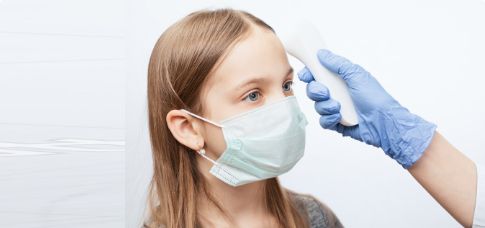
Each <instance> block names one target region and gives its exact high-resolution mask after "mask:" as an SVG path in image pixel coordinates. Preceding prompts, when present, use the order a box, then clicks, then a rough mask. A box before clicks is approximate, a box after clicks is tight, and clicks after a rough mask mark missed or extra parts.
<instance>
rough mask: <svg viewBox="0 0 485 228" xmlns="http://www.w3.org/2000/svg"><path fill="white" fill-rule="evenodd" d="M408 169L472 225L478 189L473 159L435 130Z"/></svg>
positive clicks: (463, 221)
mask: <svg viewBox="0 0 485 228" xmlns="http://www.w3.org/2000/svg"><path fill="white" fill-rule="evenodd" d="M408 171H409V172H410V173H411V175H412V176H413V177H414V178H415V179H416V180H417V181H418V182H419V183H420V184H421V185H422V186H423V187H424V188H425V189H426V190H427V191H428V193H429V194H431V196H433V198H434V199H435V200H436V201H438V203H439V204H440V205H441V206H442V207H443V208H445V210H446V211H448V213H450V214H451V215H452V216H453V217H454V218H455V219H456V220H457V221H458V222H459V223H460V224H461V225H463V226H465V227H471V226H472V223H473V213H474V209H475V199H476V189H477V173H476V167H475V164H474V163H473V161H472V160H470V159H469V158H467V157H466V156H465V155H464V154H462V153H461V152H460V151H458V150H457V149H456V148H455V147H453V145H451V144H450V143H449V142H448V141H447V140H446V139H445V138H444V137H443V136H442V135H441V134H439V133H438V132H436V133H435V135H434V136H433V139H432V141H431V144H430V145H429V146H428V148H427V149H426V151H425V152H424V154H423V155H422V157H421V158H420V159H419V160H418V161H417V162H416V163H415V164H414V165H413V166H412V167H410V168H409V169H408Z"/></svg>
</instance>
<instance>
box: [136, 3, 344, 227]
mask: <svg viewBox="0 0 485 228" xmlns="http://www.w3.org/2000/svg"><path fill="white" fill-rule="evenodd" d="M292 80H293V69H292V68H291V67H290V65H289V63H288V59H287V56H286V52H285V50H284V48H283V46H282V44H281V42H280V41H279V39H278V38H277V36H276V35H275V32H274V30H273V29H272V28H271V27H270V26H269V25H267V24H266V23H265V22H263V21H262V20H260V19H258V18H256V17H255V16H253V15H251V14H249V13H247V12H244V11H238V10H232V9H220V10H214V11H209V10H204V11H197V12H194V13H191V14H189V15H187V16H186V17H185V18H183V19H181V20H180V21H178V22H177V23H175V24H173V25H172V26H170V27H169V28H168V29H167V30H166V31H165V32H164V33H163V34H162V35H161V37H160V39H159V40H158V42H157V43H156V45H155V47H154V49H153V52H152V54H151V58H150V63H149V69H148V112H149V130H150V140H151V145H152V151H153V167H154V173H153V179H152V182H151V188H150V198H149V207H150V212H149V220H148V221H146V222H145V226H146V227H169V228H174V227H187V228H194V227H293V228H295V227H342V225H341V223H340V221H339V220H338V218H337V217H336V216H335V214H334V213H333V212H332V211H331V210H330V209H329V208H328V207H327V206H325V205H324V204H323V203H321V202H320V201H318V200H317V199H316V198H314V197H313V196H311V195H303V194H298V193H295V192H292V191H290V190H288V189H285V188H283V187H282V186H281V185H280V184H279V182H278V179H277V176H278V175H280V174H282V173H285V172H287V171H288V170H290V169H291V168H292V167H293V166H294V165H295V164H296V162H297V161H298V160H299V159H300V158H301V156H302V155H303V150H304V141H305V134H304V133H305V126H306V124H307V122H306V119H305V116H304V115H303V113H302V112H301V111H300V110H299V107H298V103H297V102H296V99H295V97H294V96H293V91H292V88H291V86H292Z"/></svg>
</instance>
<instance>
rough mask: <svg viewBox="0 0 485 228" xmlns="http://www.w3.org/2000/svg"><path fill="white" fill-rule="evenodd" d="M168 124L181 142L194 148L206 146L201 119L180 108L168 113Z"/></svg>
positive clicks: (198, 148) (174, 135)
mask: <svg viewBox="0 0 485 228" xmlns="http://www.w3.org/2000/svg"><path fill="white" fill-rule="evenodd" d="M166 121H167V126H168V128H169V129H170V132H172V135H173V137H175V139H176V140H177V141H179V142H180V143H181V144H183V145H185V146H187V147H189V148H191V149H192V150H196V151H197V150H200V149H202V148H203V147H204V137H203V135H202V129H201V128H202V125H201V124H200V122H199V120H198V119H196V118H194V117H192V116H190V115H189V114H187V113H185V112H183V111H180V110H171V111H170V112H168V113H167V118H166Z"/></svg>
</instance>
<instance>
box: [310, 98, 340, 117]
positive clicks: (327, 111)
mask: <svg viewBox="0 0 485 228" xmlns="http://www.w3.org/2000/svg"><path fill="white" fill-rule="evenodd" d="M315 110H316V111H317V112H318V114H320V115H332V114H335V113H339V112H340V103H339V102H338V101H336V100H334V99H332V98H330V99H328V100H326V101H318V102H315Z"/></svg>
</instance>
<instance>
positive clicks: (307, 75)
mask: <svg viewBox="0 0 485 228" xmlns="http://www.w3.org/2000/svg"><path fill="white" fill-rule="evenodd" d="M298 78H299V79H300V80H301V81H304V82H306V83H309V82H311V81H313V80H315V79H314V78H313V75H312V73H311V72H310V70H308V68H306V67H304V68H303V69H301V70H300V71H299V72H298Z"/></svg>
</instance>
